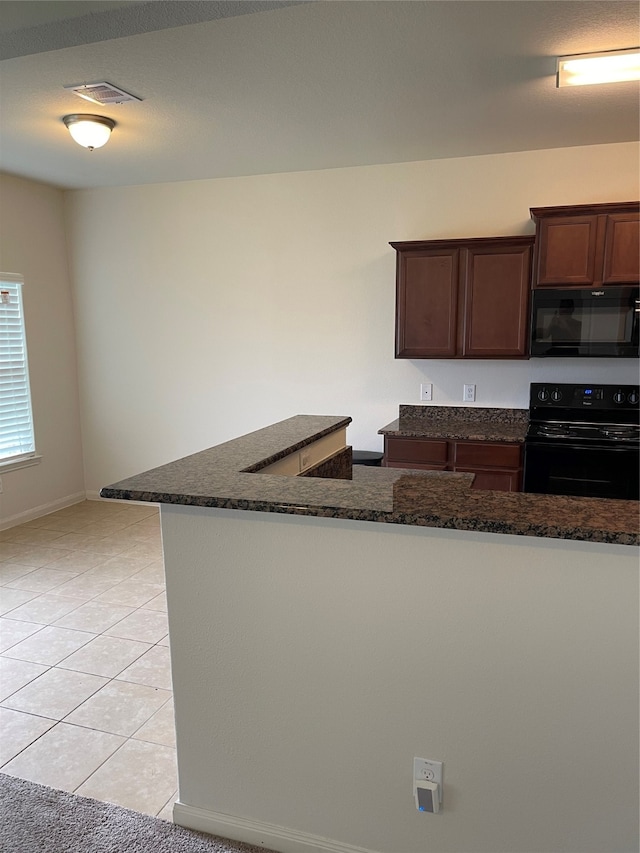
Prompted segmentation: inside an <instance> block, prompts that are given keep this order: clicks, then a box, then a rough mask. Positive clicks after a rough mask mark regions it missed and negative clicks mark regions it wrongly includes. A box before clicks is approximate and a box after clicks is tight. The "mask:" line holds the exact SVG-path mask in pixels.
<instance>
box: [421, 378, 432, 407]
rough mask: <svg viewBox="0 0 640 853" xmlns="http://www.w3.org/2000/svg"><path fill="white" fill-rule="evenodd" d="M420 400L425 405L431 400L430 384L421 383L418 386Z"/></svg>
mask: <svg viewBox="0 0 640 853" xmlns="http://www.w3.org/2000/svg"><path fill="white" fill-rule="evenodd" d="M420 399H421V400H423V401H424V402H427V403H428V402H429V401H430V400H432V399H433V385H432V384H431V382H423V383H422V385H421V386H420Z"/></svg>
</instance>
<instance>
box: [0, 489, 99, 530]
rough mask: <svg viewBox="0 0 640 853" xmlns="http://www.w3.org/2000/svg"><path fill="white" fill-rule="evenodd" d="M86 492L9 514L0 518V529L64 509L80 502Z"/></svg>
mask: <svg viewBox="0 0 640 853" xmlns="http://www.w3.org/2000/svg"><path fill="white" fill-rule="evenodd" d="M85 498H86V492H76V494H75V495H67V497H66V498H59V499H58V500H57V501H51V503H48V504H41V505H40V506H34V507H33V508H32V509H28V510H25V511H24V512H19V513H18V514H17V515H10V516H9V517H8V518H2V519H0V530H7V529H8V528H9V527H15V526H16V525H17V524H24V523H25V522H27V521H33V520H34V519H35V518H40V516H42V515H49V513H51V512H56V511H57V510H59V509H64V508H65V507H67V506H73V504H77V503H80V501H83V500H85Z"/></svg>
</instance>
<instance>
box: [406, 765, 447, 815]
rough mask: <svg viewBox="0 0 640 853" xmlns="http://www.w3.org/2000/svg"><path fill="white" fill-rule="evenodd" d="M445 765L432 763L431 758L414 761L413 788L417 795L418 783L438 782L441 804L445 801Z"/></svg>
mask: <svg viewBox="0 0 640 853" xmlns="http://www.w3.org/2000/svg"><path fill="white" fill-rule="evenodd" d="M442 779H443V763H442V761H432V760H431V759H430V758H414V759H413V787H414V793H415V783H416V782H436V783H437V784H438V786H439V788H440V804H442V799H443V793H444V792H443V787H442Z"/></svg>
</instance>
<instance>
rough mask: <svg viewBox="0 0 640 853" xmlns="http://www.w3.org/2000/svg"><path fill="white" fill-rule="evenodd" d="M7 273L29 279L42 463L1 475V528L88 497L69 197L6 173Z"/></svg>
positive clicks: (27, 309) (1, 191)
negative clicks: (67, 214) (66, 214)
mask: <svg viewBox="0 0 640 853" xmlns="http://www.w3.org/2000/svg"><path fill="white" fill-rule="evenodd" d="M0 198H1V202H0V270H2V272H13V273H21V274H22V275H23V276H24V281H25V285H24V289H23V295H24V313H25V327H26V333H27V346H28V357H29V378H30V383H31V395H32V402H33V417H34V428H35V436H36V451H37V452H38V453H39V454H42V460H41V462H40V463H39V464H37V465H34V466H32V467H29V468H20V469H18V470H15V471H9V472H5V473H2V472H0V473H2V484H3V493H2V494H1V495H0V526H10V525H12V524H17V523H19V522H20V521H26V520H28V518H31V517H36V516H37V515H42V514H44V513H45V512H47V511H51V510H52V509H55V508H57V507H59V506H64V505H65V504H67V503H70V502H73V501H75V500H79V499H80V498H81V497H84V475H83V468H82V447H81V438H80V411H79V403H78V382H77V374H76V347H75V332H74V318H73V307H72V298H71V286H70V283H69V271H68V266H67V245H66V238H65V231H64V215H63V193H62V191H60V190H58V189H54V188H53V187H49V186H46V185H44V184H39V183H34V182H33V181H27V180H23V179H21V178H16V177H13V176H10V175H4V174H3V175H0Z"/></svg>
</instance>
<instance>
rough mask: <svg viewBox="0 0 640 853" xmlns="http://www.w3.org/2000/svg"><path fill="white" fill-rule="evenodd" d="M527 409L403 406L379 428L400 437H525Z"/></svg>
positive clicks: (489, 439)
mask: <svg viewBox="0 0 640 853" xmlns="http://www.w3.org/2000/svg"><path fill="white" fill-rule="evenodd" d="M528 424H529V412H528V411H527V409H486V408H480V407H476V406H474V407H470V406H400V407H399V417H398V418H397V419H396V420H395V421H392V422H391V423H390V424H387V426H384V427H382V429H380V430H378V432H379V434H381V435H388V436H396V437H398V438H440V439H456V440H458V441H514V442H518V443H522V442H523V441H524V437H525V433H526V431H527V426H528Z"/></svg>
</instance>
